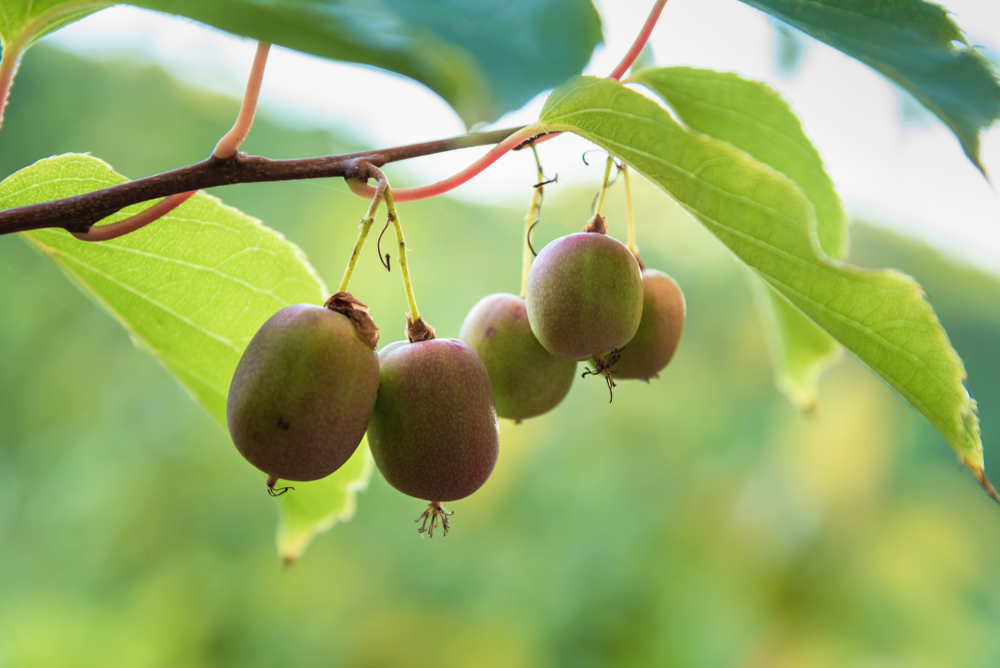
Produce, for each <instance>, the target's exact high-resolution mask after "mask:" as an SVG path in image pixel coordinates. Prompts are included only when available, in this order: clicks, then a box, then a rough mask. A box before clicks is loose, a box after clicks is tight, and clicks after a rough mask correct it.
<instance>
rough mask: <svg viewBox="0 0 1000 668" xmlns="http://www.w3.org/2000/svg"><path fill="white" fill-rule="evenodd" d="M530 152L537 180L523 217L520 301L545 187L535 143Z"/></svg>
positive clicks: (525, 284) (531, 256) (529, 268)
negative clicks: (532, 236) (532, 232)
mask: <svg viewBox="0 0 1000 668" xmlns="http://www.w3.org/2000/svg"><path fill="white" fill-rule="evenodd" d="M531 152H532V153H533V154H534V156H535V167H536V168H537V173H538V180H537V181H536V182H535V184H536V185H535V187H534V188H532V190H534V192H533V193H532V194H531V204H530V205H529V206H528V213H527V214H526V215H525V216H524V248H523V249H522V251H521V299H524V296H525V295H526V294H527V293H528V272H529V271H530V270H531V260H532V258H533V257H534V252H533V251H532V249H531V230H532V228H534V227H535V225H536V224H537V223H538V221H539V218H540V216H541V206H542V190H543V189H544V187H545V186H543V185H542V183H543V182H544V181H545V172H544V171H543V170H542V161H541V160H540V159H539V157H538V149H537V148H535V143H534V142H532V143H531Z"/></svg>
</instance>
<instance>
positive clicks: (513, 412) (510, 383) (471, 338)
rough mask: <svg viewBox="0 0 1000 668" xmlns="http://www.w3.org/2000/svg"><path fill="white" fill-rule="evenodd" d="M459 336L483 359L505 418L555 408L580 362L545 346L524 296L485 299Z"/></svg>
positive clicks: (501, 296) (475, 308) (464, 325)
mask: <svg viewBox="0 0 1000 668" xmlns="http://www.w3.org/2000/svg"><path fill="white" fill-rule="evenodd" d="M458 338H459V339H461V340H462V341H464V342H465V343H467V344H468V345H469V346H470V347H471V348H472V349H473V350H475V351H476V353H477V354H478V355H479V357H480V359H482V360H483V364H484V365H485V366H486V371H487V372H488V373H489V376H490V384H491V385H492V386H493V401H494V402H495V404H496V410H497V415H499V416H500V417H502V418H508V419H511V420H525V419H527V418H530V417H535V416H536V415H541V414H542V413H545V412H547V411H549V410H552V409H553V408H554V407H555V406H556V405H557V404H558V403H559V402H560V401H562V400H563V399H564V398H565V397H566V394H567V393H568V392H569V388H570V385H572V384H573V377H574V376H575V375H576V362H575V361H570V360H566V359H563V358H561V357H556V356H555V355H553V354H552V353H550V352H549V351H547V350H546V349H545V348H543V347H542V344H540V343H539V342H538V339H536V338H535V335H534V333H532V331H531V325H530V324H529V323H528V311H527V307H526V306H525V303H524V300H523V299H522V298H520V297H517V296H515V295H509V294H495V295H489V296H488V297H483V298H482V299H481V300H480V301H479V303H477V304H476V305H475V306H473V307H472V310H471V311H469V314H468V315H467V316H466V317H465V322H464V323H462V329H461V331H460V332H459V334H458Z"/></svg>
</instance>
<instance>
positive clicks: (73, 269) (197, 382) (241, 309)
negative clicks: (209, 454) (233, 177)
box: [0, 154, 369, 560]
mask: <svg viewBox="0 0 1000 668" xmlns="http://www.w3.org/2000/svg"><path fill="white" fill-rule="evenodd" d="M125 181H127V179H125V178H124V177H122V176H121V175H119V174H116V173H115V172H114V171H113V170H112V169H111V167H110V166H109V165H108V164H107V163H105V162H103V161H101V160H98V159H97V158H93V157H91V156H87V155H75V154H69V155H63V156H58V157H53V158H47V159H45V160H41V161H39V162H36V163H35V164H34V165H31V166H29V167H26V168H24V169H22V170H21V171H19V172H16V173H15V174H12V175H11V176H9V177H7V178H6V179H5V180H4V181H3V182H2V183H0V208H9V207H15V206H25V205H28V204H36V203H38V202H46V201H50V200H54V199H58V198H62V197H70V196H73V195H79V194H81V193H85V192H90V191H93V190H97V189H99V188H107V187H109V186H113V185H116V184H119V183H123V182H125ZM144 206H146V205H138V206H135V207H129V208H128V209H125V210H124V211H122V212H120V213H118V214H115V215H114V216H111V217H109V218H108V219H107V222H113V221H115V220H121V219H123V218H126V217H128V216H129V215H131V214H133V213H135V212H136V211H138V210H140V209H141V208H143V207H144ZM21 236H22V238H23V239H24V240H25V241H27V242H28V243H29V244H31V245H32V246H34V247H35V248H37V249H38V250H40V251H41V252H42V253H44V254H45V255H47V256H49V257H51V258H52V259H53V260H55V262H56V263H57V264H58V265H59V267H60V268H61V269H62V270H63V271H64V272H65V273H66V274H67V275H68V276H69V277H70V278H71V279H72V280H74V281H75V282H76V283H77V285H78V286H80V288H81V289H82V290H83V291H84V292H85V293H87V294H88V295H89V296H91V297H92V298H93V299H94V300H95V301H97V302H98V303H99V304H101V305H103V306H104V307H105V308H106V309H107V310H108V312H109V313H110V314H111V315H113V316H114V317H115V318H117V319H118V320H119V321H120V322H121V323H122V325H124V326H125V328H126V329H127V330H128V331H129V333H130V334H131V336H132V339H133V340H134V341H136V342H137V343H141V344H142V345H143V346H145V347H146V348H148V349H149V350H150V351H151V352H152V353H153V354H154V355H156V356H157V357H158V358H159V359H160V361H161V362H163V364H164V366H166V367H167V369H169V370H170V371H171V372H172V373H173V374H174V375H175V376H176V377H177V378H178V380H180V382H181V384H183V385H184V387H185V388H187V390H188V391H189V392H191V394H192V395H193V396H194V397H195V399H197V400H198V401H199V402H200V403H201V404H202V405H203V406H204V407H205V408H206V409H207V410H208V412H209V413H211V415H212V416H213V417H214V418H215V419H216V420H217V421H218V422H219V423H220V424H221V425H223V427H224V426H225V424H226V396H227V394H228V392H229V382H230V380H231V379H232V377H233V372H234V371H235V370H236V364H237V362H239V359H240V356H241V355H242V354H243V350H244V349H245V348H246V346H247V344H248V343H249V341H250V339H251V338H252V337H253V335H254V333H256V331H257V329H259V328H260V326H261V324H263V322H264V321H265V320H266V319H267V318H268V317H270V316H271V315H272V314H273V313H274V312H275V311H277V310H279V309H281V308H283V307H285V306H287V305H289V304H295V303H303V302H304V303H321V302H322V301H323V299H324V298H325V294H326V289H325V288H324V286H323V284H322V282H321V281H320V280H319V278H318V277H317V276H316V274H315V272H314V271H313V270H312V268H311V267H310V266H309V264H308V262H306V259H305V256H303V255H302V253H301V252H300V251H299V250H298V248H296V247H295V246H294V245H292V244H291V243H290V242H288V241H287V240H286V239H285V238H284V237H282V236H281V235H279V234H278V233H277V232H275V231H274V230H271V229H269V228H267V227H264V226H263V225H262V224H261V223H260V221H258V220H255V219H253V218H250V217H249V216H247V215H246V214H243V213H241V212H239V211H237V210H236V209H233V208H231V207H227V206H225V205H223V204H222V203H221V202H220V201H219V200H218V199H216V198H214V197H211V196H209V195H206V194H205V193H198V194H196V195H195V196H194V197H192V198H191V199H189V200H188V201H187V202H185V203H184V204H182V205H181V206H180V207H178V208H177V209H175V210H174V211H173V212H171V213H170V214H168V215H167V216H165V217H164V218H162V219H160V220H158V221H157V222H156V223H154V224H152V225H150V226H149V227H146V228H143V229H141V230H139V231H137V232H133V233H131V234H128V235H126V236H124V237H120V238H118V239H114V240H111V241H105V242H100V243H91V242H84V241H78V240H77V239H76V238H74V237H73V236H72V235H70V234H69V233H67V232H66V231H64V230H61V229H45V230H37V231H34V232H30V233H24V234H22V235H21ZM234 456H236V454H235V451H234ZM367 456H368V455H367V448H365V447H360V448H358V451H357V452H356V453H355V454H354V456H353V457H352V458H351V460H350V461H349V462H348V463H347V464H345V465H344V467H343V468H341V469H340V470H338V471H337V472H336V473H334V474H333V475H331V476H329V477H328V478H326V479H324V480H322V481H319V482H314V483H295V487H296V491H295V492H293V493H292V494H291V495H290V496H288V497H287V498H285V499H284V500H283V503H281V504H280V505H279V508H280V511H279V513H280V527H279V550H280V551H281V553H282V555H283V557H284V558H286V560H288V559H289V555H294V556H293V557H292V558H294V557H296V556H298V555H299V554H301V552H302V550H304V549H305V547H306V545H307V544H308V542H309V540H310V539H311V538H312V536H313V534H315V533H316V532H317V531H322V530H324V529H326V528H328V527H329V526H332V524H333V523H334V522H335V521H336V519H338V518H339V519H347V518H348V517H350V515H351V514H352V513H353V508H354V498H353V496H354V491H355V490H356V489H357V488H358V487H360V486H363V485H364V484H365V482H366V481H367V476H368V472H369V469H368V467H367V466H366V465H365V460H366V458H367ZM261 493H262V494H263V485H261Z"/></svg>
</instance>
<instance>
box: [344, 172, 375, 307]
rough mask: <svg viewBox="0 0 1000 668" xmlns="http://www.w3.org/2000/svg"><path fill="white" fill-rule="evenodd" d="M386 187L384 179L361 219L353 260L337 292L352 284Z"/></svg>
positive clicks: (350, 261)
mask: <svg viewBox="0 0 1000 668" xmlns="http://www.w3.org/2000/svg"><path fill="white" fill-rule="evenodd" d="M386 185H387V183H386V181H385V179H384V178H383V179H381V180H379V182H378V186H376V188H375V197H373V198H372V202H371V204H369V205H368V211H367V213H365V217H364V218H362V219H361V223H360V227H359V230H358V239H357V241H355V242H354V250H353V251H351V259H350V260H348V261H347V268H346V269H344V277H343V278H342V279H340V288H339V289H338V290H337V292H347V286H348V285H350V283H351V275H352V274H353V273H354V266H355V265H356V264H357V263H358V258H359V257H361V249H362V248H363V247H364V245H365V239H367V238H368V232H369V231H371V228H372V223H374V222H375V213H376V212H377V211H378V205H379V204H381V203H382V197H383V195H384V193H385V188H386Z"/></svg>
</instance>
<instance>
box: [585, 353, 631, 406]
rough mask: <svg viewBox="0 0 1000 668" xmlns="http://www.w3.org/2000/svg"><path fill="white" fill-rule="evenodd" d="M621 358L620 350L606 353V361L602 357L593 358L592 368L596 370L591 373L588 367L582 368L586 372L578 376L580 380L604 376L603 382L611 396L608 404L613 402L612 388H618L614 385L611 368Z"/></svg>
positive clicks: (613, 393)
mask: <svg viewBox="0 0 1000 668" xmlns="http://www.w3.org/2000/svg"><path fill="white" fill-rule="evenodd" d="M621 358H622V355H621V350H617V349H616V350H612V351H611V352H610V353H608V357H607V361H605V359H604V357H603V356H601V357H595V358H594V366H596V367H597V369H596V370H593V371H592V370H591V369H590V367H589V366H588V367H584V368H585V369H586V371H584V372H583V374H582V375H581V376H580V378H586V377H587V376H604V380H605V381H606V382H607V384H608V394H609V395H611V396H610V398H609V399H608V403H609V404H610V403H611V402H612V401H614V400H615V392H614V388H616V387H618V385H616V384H615V380H614V378H612V376H613V375H614V371H612V369H611V367H613V366H614V365H615V364H616V363H617V362H618V360H620V359H621Z"/></svg>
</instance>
